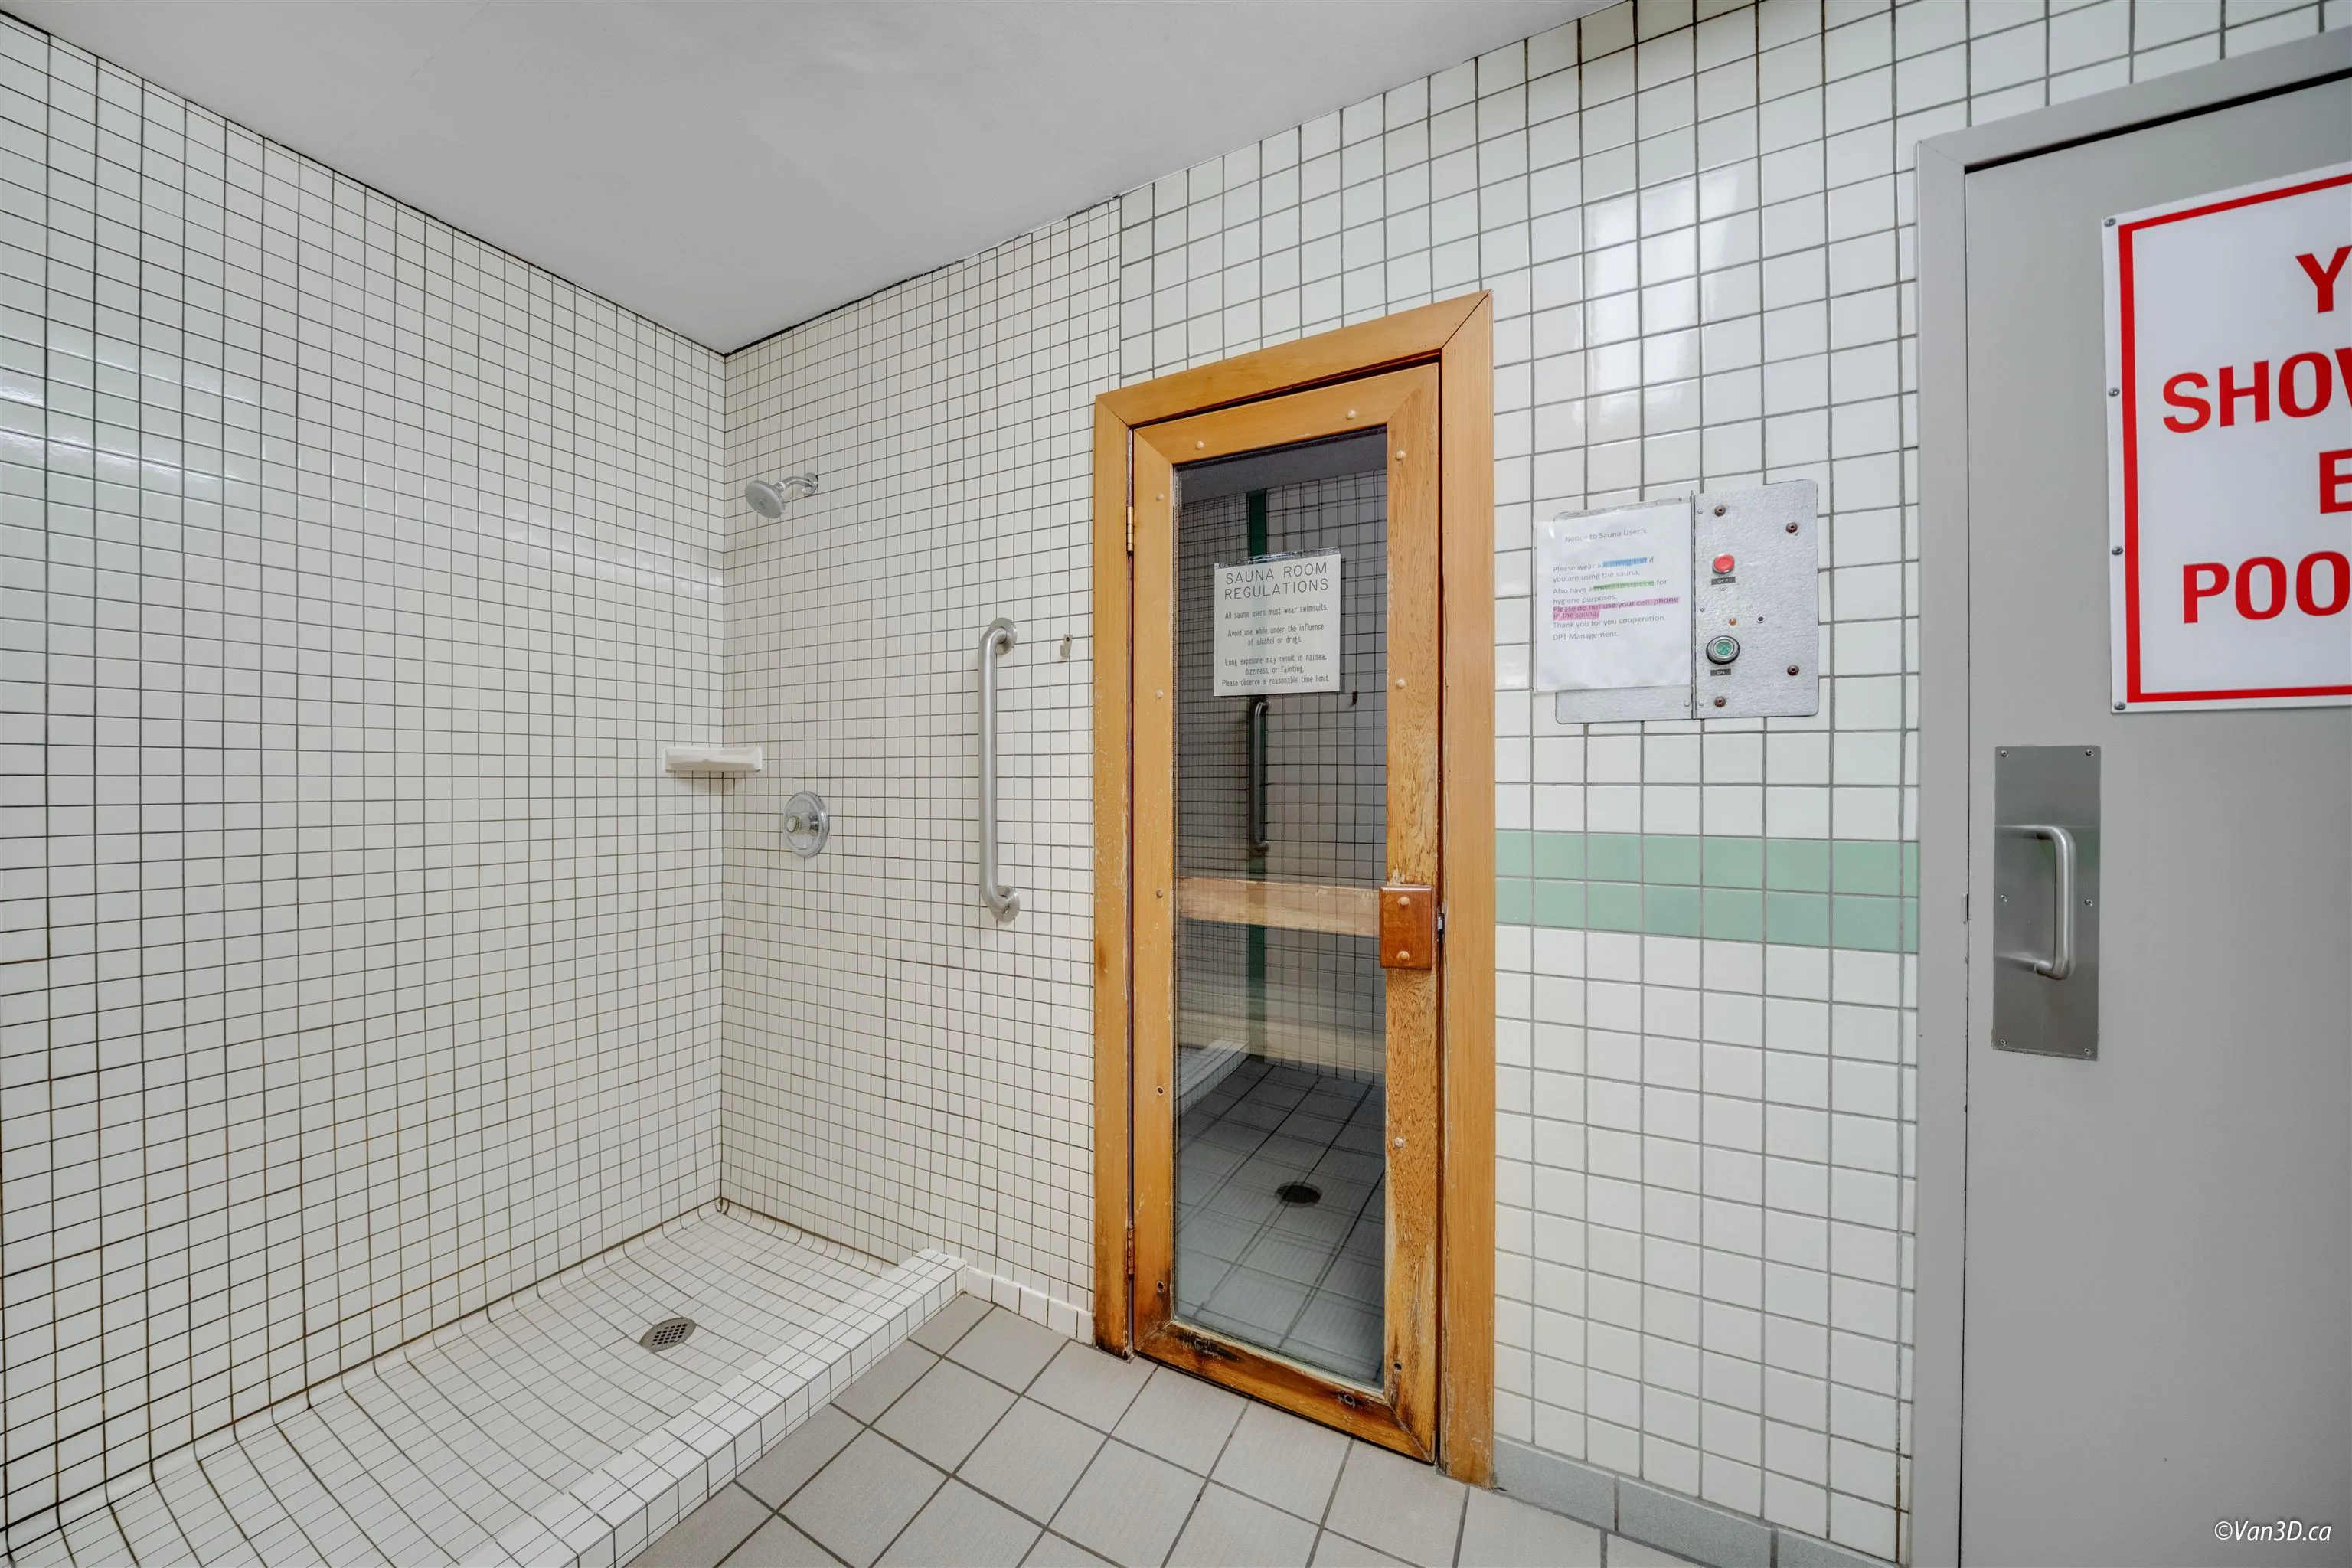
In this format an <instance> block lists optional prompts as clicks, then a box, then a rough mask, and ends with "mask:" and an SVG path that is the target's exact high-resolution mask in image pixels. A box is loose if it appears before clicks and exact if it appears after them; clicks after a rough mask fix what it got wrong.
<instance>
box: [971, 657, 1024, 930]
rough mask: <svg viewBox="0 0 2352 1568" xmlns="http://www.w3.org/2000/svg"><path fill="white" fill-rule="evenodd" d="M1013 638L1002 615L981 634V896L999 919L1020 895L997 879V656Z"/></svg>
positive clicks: (1015, 910)
mask: <svg viewBox="0 0 2352 1568" xmlns="http://www.w3.org/2000/svg"><path fill="white" fill-rule="evenodd" d="M1016 640H1017V639H1016V638H1015V637H1014V636H1013V623H1012V622H1011V621H1008V620H1006V619H1005V618H1004V617H1003V616H997V617H996V619H994V620H992V621H991V622H989V623H988V630H986V631H984V632H982V633H981V635H980V897H981V900H982V902H983V903H985V904H987V905H988V908H989V910H990V912H991V913H992V914H994V915H995V916H996V918H997V919H998V920H1001V921H1009V920H1011V919H1012V918H1013V916H1014V915H1017V914H1019V913H1020V912H1021V895H1020V894H1018V893H1016V892H1014V891H1013V889H1010V888H1008V887H1005V886H1003V884H1001V883H1000V882H998V881H997V879H996V656H997V655H998V654H1000V653H1009V652H1011V651H1012V648H1013V643H1014V642H1015V641H1016Z"/></svg>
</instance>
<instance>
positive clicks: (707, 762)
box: [662, 746, 767, 773]
mask: <svg viewBox="0 0 2352 1568" xmlns="http://www.w3.org/2000/svg"><path fill="white" fill-rule="evenodd" d="M662 766H663V767H665V768H667V769H668V770H669V771H670V772H671V773H758V772H759V771H760V770H761V769H762V768H764V767H766V766H767V763H766V762H765V761H764V760H762V759H761V755H760V748H759V747H757V746H664V747H663V748H662Z"/></svg>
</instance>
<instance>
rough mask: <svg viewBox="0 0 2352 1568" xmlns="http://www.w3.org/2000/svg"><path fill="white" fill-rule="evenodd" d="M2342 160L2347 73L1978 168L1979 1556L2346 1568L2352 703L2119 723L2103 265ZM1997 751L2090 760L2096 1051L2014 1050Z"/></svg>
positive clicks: (1974, 417)
mask: <svg viewBox="0 0 2352 1568" xmlns="http://www.w3.org/2000/svg"><path fill="white" fill-rule="evenodd" d="M2347 154H2352V82H2347V81H2345V80H2341V79H2339V80H2336V81H2333V82H2327V83H2324V84H2322V85H2318V86H2313V87H2306V88H2303V89H2299V90H2294V91H2290V92H2284V93H2280V94H2277V95H2275V96H2273V97H2269V98H2265V99H2262V100H2256V101H2252V102H2248V103H2242V104H2239V105H2237V106H2235V107H2231V108H2228V109H2223V110H2215V111H2211V112H2207V113H2201V114H2197V115H2194V116H2192V117H2189V118H2187V119H2182V120H2177V121H2170V122H2168V123H2165V124H2162V125H2158V126H2154V127H2151V128H2147V129H2142V130H2138V131H2134V132H2129V133H2128V134H2125V135H2119V136H2113V137H2108V138H2105V139H2103V140H2098V141H2093V142H2085V143H2083V144H2079V145H2075V146H2072V147H2066V148H2063V149H2062V150H2059V151H2055V152H2051V153H2042V154H2040V155H2037V156H2033V157H2029V158H2023V159H2021V160H2019V161H2017V162H2013V163H2003V164H2000V165H1998V166H1994V167H1990V168H1984V169H1979V170H1975V171H1973V172H1971V173H1969V174H1968V176H1967V182H1966V210H1967V268H1968V275H1967V297H1968V367H1969V369H1968V418H1969V439H1968V447H1969V451H1968V467H1969V507H1968V527H1969V574H1968V589H1969V594H1968V600H1969V655H1968V663H1969V721H1968V722H1969V763H1968V766H1969V907H1970V909H1971V910H1972V911H1973V913H1972V917H1971V919H1970V921H1969V928H1968V929H1969V938H1968V941H1969V981H1968V988H1969V1009H1968V1016H1969V1040H1968V1053H1969V1059H1968V1112H1967V1126H1968V1132H1967V1140H1968V1149H1967V1168H1968V1183H1967V1227H1966V1247H1967V1255H1966V1265H1965V1277H1964V1278H1965V1286H1964V1289H1965V1309H1964V1329H1963V1348H1962V1356H1963V1363H1962V1368H1961V1387H1962V1404H1961V1415H1960V1454H1961V1458H1960V1471H1961V1479H1960V1510H1961V1513H1960V1523H1961V1551H1962V1555H1963V1557H1964V1558H1965V1560H1967V1561H1969V1562H1972V1563H2214V1562H2233V1561H2247V1562H2256V1561H2259V1562H2263V1563H2294V1562H2334V1563H2343V1562H2347V1561H2352V1022H2347V1020H2352V710H2344V709H2305V710H2292V711H2270V712H2244V711H2240V712H2189V713H2155V714H2149V713H2135V714H2129V715H2121V714H2115V713H2111V712H2110V711H2109V710H2108V662H2107V572H2108V567H2107V561H2106V556H2107V500H2106V471H2105V453H2106V436H2105V411H2104V409H2103V408H2102V406H2101V402H2102V397H2101V388H2102V387H2103V385H2104V383H2105V345H2104V339H2103V337H2102V327H2101V321H2102V285H2101V273H2100V225H2101V220H2102V218H2103V217H2104V216H2105V215H2107V214H2110V213H2116V212H2124V211H2129V210H2132V209H2135V208H2138V207H2143V206H2147V205H2154V204H2157V203H2160V202H2165V201H2170V200H2175V199H2179V198H2184V197H2189V196H2193V195H2199V194H2200V193H2203V192H2209V191H2216V190H2221V189H2226V188H2228V187H2231V186H2235V185H2241V184H2249V183H2251V182H2254V181H2257V180H2263V179H2269V178H2273V177H2275V176H2280V175H2284V174H2293V173H2295V172H2297V171H2299V170H2305V169H2310V168H2314V167H2316V166H2319V165H2322V164H2326V163H2335V162H2337V161H2340V160H2342V159H2343V158H2345V157H2346V156H2347ZM2345 320H2346V321H2347V324H2352V316H2347V318H2345ZM2347 337H2348V338H2352V333H2347ZM2347 532H2352V530H2347ZM2003 746H2008V747H2013V748H2025V747H2068V748H2074V749H2076V754H2077V755H2079V754H2080V753H2081V751H2082V750H2083V749H2085V748H2095V750H2096V753H2097V755H2096V759H2095V761H2096V765H2095V769H2092V770H2090V771H2091V776H2092V778H2093V779H2094V780H2095V788H2096V794H2097V804H2098V806H2099V813H2098V819H2097V825H2098V829H2099V835H2098V842H2097V846H2096V848H2095V851H2088V850H2086V853H2095V855H2096V857H2097V862H2098V863H2097V865H2096V871H2097V874H2098V877H2099V879H2100V893H2099V899H2098V904H2099V908H2098V918H2099V931H2098V947H2099V951H2098V953H2097V963H2096V964H2095V967H2092V968H2091V969H2090V970H2089V972H2088V973H2077V975H2076V976H2075V978H2076V979H2081V980H2087V981H2088V983H2089V984H2092V985H2094V986H2095V987H2096V989H2097V994H2096V997H2095V1001H2096V1009H2095V1022H2096V1027H2097V1040H2098V1045H2097V1055H2096V1058H2095V1059H2090V1060H2084V1059H2067V1058H2061V1057H2056V1056H2036V1055H2023V1054H2018V1053H2016V1052H2013V1051H2007V1050H1997V1049H1995V1048H1994V1047H1993V1040H1992V1036H1993V1034H1994V1032H1995V1027H1996V1024H1997V1019H1996V1009H1995V1006H1994V996H1993V989H1994V987H1993V979H1994V973H1995V963H1996V962H1997V961H1996V958H1995V943H1996V936H1995V927H1996V923H1997V922H1996V921H1995V920H1994V919H1992V918H1990V915H1991V914H1992V911H1993V910H1994V909H1995V908H1996V907H1997V906H1996V903H1995V900H1996V896H1997V895H1996V889H1995V876H1994V873H1995V860H1996V855H1997V852H1998V854H1999V855H2000V856H2001V857H2003V858H2007V859H2009V860H2011V862H2012V864H2013V865H2014V863H2016V862H2017V861H2018V857H2019V855H2020V854H2021V852H2023V853H2024V854H2025V856H2026V859H2025V861H2024V862H2023V863H2024V864H2026V865H2027V866H2028V867H2029V868H2030V867H2031V865H2032V855H2033V854H2034V853H2037V852H2039V853H2043V854H2046V848H2044V847H2042V846H2037V845H2034V844H2031V843H2027V844H2023V845H2018V844H2010V843H2007V842H2005V837H2004V836H2002V835H1997V834H1996V832H1995V822H1996V782H1997V774H1998V773H1999V771H2000V766H2001V761H2000V757H1999V755H1998V752H1999V748H2000V747H2003ZM2042 755H2044V756H2047V755H2048V753H2042ZM2012 784H2013V781H2012ZM2037 810H2038V808H2037ZM2045 815H2046V814H2045ZM2008 837H2014V835H2013V834H2012V835H2011V836H2008ZM2044 896H2045V897H2046V894H2045V895H2044ZM2280 1519H2289V1520H2293V1519H2300V1520H2303V1521H2306V1522H2307V1523H2309V1522H2320V1521H2326V1522H2330V1523H2332V1524H2333V1526H2334V1539H2333V1540H2332V1541H2330V1542H2324V1543H2321V1542H2305V1543H2303V1544H2300V1545H2297V1544H2251V1543H2250V1544H2237V1543H2233V1542H2226V1541H2223V1540H2220V1539H2217V1526H2220V1525H2222V1524H2223V1523H2225V1521H2232V1520H2252V1521H2264V1522H2268V1521H2277V1520H2280Z"/></svg>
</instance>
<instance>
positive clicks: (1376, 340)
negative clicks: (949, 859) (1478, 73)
mask: <svg viewBox="0 0 2352 1568" xmlns="http://www.w3.org/2000/svg"><path fill="white" fill-rule="evenodd" d="M1414 364H1434V365H1435V366H1437V369H1438V405H1439V406H1438V441H1439V450H1440V472H1439V479H1438V483H1439V498H1438V527H1439V575H1440V584H1439V598H1438V604H1439V611H1438V613H1439V615H1440V616H1441V624H1442V626H1443V630H1444V640H1443V642H1442V645H1441V647H1442V653H1441V660H1442V663H1441V668H1442V671H1443V682H1442V689H1441V692H1440V705H1441V713H1442V715H1443V724H1442V729H1441V731H1440V735H1441V739H1440V754H1439V765H1440V770H1441V779H1442V783H1441V787H1440V813H1441V816H1440V854H1441V858H1442V860H1443V864H1444V884H1443V885H1444V889H1445V891H1444V899H1445V904H1446V929H1445V946H1444V959H1443V961H1442V965H1443V966H1442V969H1441V971H1440V973H1441V976H1442V981H1441V984H1442V993H1441V995H1442V1000H1441V1004H1440V1006H1441V1015H1440V1016H1441V1023H1440V1028H1439V1048H1440V1065H1439V1080H1440V1085H1441V1092H1442V1095H1443V1105H1442V1109H1441V1112H1440V1116H1441V1125H1442V1127H1443V1129H1444V1132H1443V1142H1442V1146H1441V1149H1440V1152H1439V1162H1440V1164H1439V1170H1440V1176H1441V1183H1440V1198H1439V1209H1438V1216H1437V1223H1438V1237H1439V1246H1438V1279H1439V1284H1438V1290H1439V1310H1438V1343H1437V1356H1438V1396H1437V1438H1438V1456H1437V1457H1438V1460H1439V1462H1440V1463H1441V1464H1442V1465H1444V1468H1445V1469H1446V1471H1447V1473H1448V1474H1451V1475H1453V1476H1455V1477H1457V1478H1459V1479H1464V1480H1467V1481H1472V1482H1475V1483H1478V1484H1481V1485H1483V1484H1486V1482H1487V1481H1488V1480H1489V1479H1491V1476H1492V1472H1493V1468H1494V1433H1495V722H1494V720H1495V651H1494V650H1495V462H1494V452H1495V337H1494V302H1493V299H1492V297H1491V296H1489V295H1487V294H1485V293H1479V294H1472V295H1465V296H1464V297H1462V298H1460V299H1456V300H1444V301H1441V302H1439V303H1437V304H1434V305H1424V306H1422V307H1420V308H1418V309H1416V310H1404V311H1400V312H1398V313H1397V314H1395V315H1392V316H1386V317H1382V318H1381V319H1380V320H1377V321H1365V322H1362V323H1360V324H1359V325H1356V326H1352V327H1342V328H1340V329H1339V330H1338V331H1329V332H1323V333H1319V334H1318V335H1317V336H1314V337H1311V338H1303V339H1300V340H1299V341H1297V342H1290V343H1283V344H1280V345H1278V346H1276V347H1274V348H1269V349H1261V350H1258V351H1257V352H1256V353H1247V354H1242V355H1239V356H1236V357H1235V358H1233V359H1229V360H1223V361H1220V362H1219V363H1215V364H1210V365H1202V366H1201V367H1199V368H1197V369H1193V370H1187V371H1180V372H1178V373H1176V374H1172V375H1165V376H1161V377H1159V378H1157V379H1156V380H1152V381H1148V382H1143V383H1140V384H1137V385H1134V386H1128V387H1121V388H1119V389H1118V390H1117V391H1115V392H1107V393H1105V394H1103V395H1101V396H1099V397H1097V398H1096V399H1095V473H1094V520H1095V529H1094V534H1095V550H1094V574H1093V590H1094V630H1093V636H1094V644H1093V652H1094V671H1095V794H1094V801H1095V816H1094V822H1095V969H1094V981H1095V1292H1094V1298H1095V1341H1096V1342H1097V1344H1100V1345H1101V1346H1103V1348H1105V1349H1106V1350H1113V1351H1118V1352H1122V1353H1132V1351H1133V1349H1134V1346H1133V1342H1132V1335H1131V1332H1130V1324H1131V1323H1132V1322H1133V1306H1134V1302H1133V1291H1132V1275H1133V1269H1134V1230H1133V1226H1132V1223H1131V1220H1132V1215H1133V1213H1134V1200H1135V1184H1134V1175H1133V1161H1132V1156H1133V1150H1132V1146H1131V1138H1132V1127H1133V1093H1134V1071H1133V1061H1132V1040H1133V1017H1134V993H1133V987H1134V948H1133V940H1132V939H1133V922H1132V917H1131V914H1130V909H1129V900H1130V898H1131V895H1132V886H1131V884H1132V866H1133V858H1134V828H1135V819H1134V809H1133V806H1134V770H1133V743H1134V735H1133V730H1132V714H1131V708H1130V697H1131V693H1130V690H1129V683H1130V681H1131V679H1132V676H1133V654H1134V596H1133V592H1132V590H1133V578H1132V559H1131V544H1132V540H1131V535H1130V531H1131V529H1132V527H1133V510H1132V507H1131V498H1130V496H1129V474H1130V471H1131V463H1132V459H1131V456H1130V449H1131V432H1132V431H1133V430H1134V429H1135V428H1136V427H1137V426H1144V425H1154V424H1158V423H1160V422H1161V421H1164V420H1169V419H1174V418H1179V417H1181V416H1187V415H1193V414H1202V413H1207V412H1210V411H1212V410H1214V409H1220V408H1228V407H1231V406H1233V405H1236V404H1241V403H1248V402H1254V401H1255V400H1258V399H1261V398H1266V397H1274V396H1278V395H1282V394H1285V393H1291V392H1299V391H1304V390H1307V389H1308V388H1311V387H1316V386H1321V385H1326V384H1330V383H1333V382H1339V381H1348V380H1352V379H1355V378H1357V377H1360V376H1364V375H1370V374H1375V373H1378V372H1381V371H1389V370H1396V369H1400V368H1402V367H1404V366H1407V365H1414Z"/></svg>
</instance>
